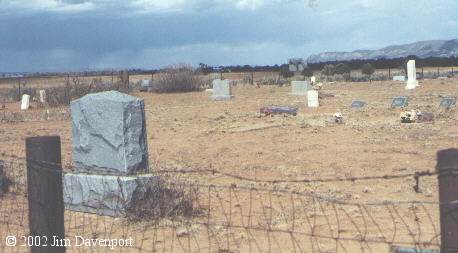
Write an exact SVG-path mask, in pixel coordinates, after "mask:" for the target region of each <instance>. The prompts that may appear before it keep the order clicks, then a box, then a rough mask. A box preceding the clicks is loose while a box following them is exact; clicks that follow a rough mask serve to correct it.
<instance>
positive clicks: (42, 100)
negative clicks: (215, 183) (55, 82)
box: [38, 90, 46, 104]
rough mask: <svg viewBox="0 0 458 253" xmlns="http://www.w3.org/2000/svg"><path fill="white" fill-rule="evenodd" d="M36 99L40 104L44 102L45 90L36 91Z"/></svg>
mask: <svg viewBox="0 0 458 253" xmlns="http://www.w3.org/2000/svg"><path fill="white" fill-rule="evenodd" d="M38 101H40V103H42V104H44V103H46V91H45V90H40V91H39V92H38Z"/></svg>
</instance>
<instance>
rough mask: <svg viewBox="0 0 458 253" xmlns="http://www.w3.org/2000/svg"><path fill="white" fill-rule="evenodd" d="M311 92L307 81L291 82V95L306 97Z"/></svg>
mask: <svg viewBox="0 0 458 253" xmlns="http://www.w3.org/2000/svg"><path fill="white" fill-rule="evenodd" d="M309 90H311V87H310V84H309V82H307V81H291V94H292V95H296V96H305V95H307V91H309Z"/></svg>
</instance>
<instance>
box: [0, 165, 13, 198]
mask: <svg viewBox="0 0 458 253" xmlns="http://www.w3.org/2000/svg"><path fill="white" fill-rule="evenodd" d="M4 165H5V163H4V162H3V161H0V197H1V196H2V195H3V194H5V193H7V192H8V189H9V187H10V185H11V184H12V182H13V181H12V180H11V179H10V178H8V176H7V175H6V172H5V166H4Z"/></svg>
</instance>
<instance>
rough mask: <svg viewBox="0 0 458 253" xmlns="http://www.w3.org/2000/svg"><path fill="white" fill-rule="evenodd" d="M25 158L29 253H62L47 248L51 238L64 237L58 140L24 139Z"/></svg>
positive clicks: (60, 248)
mask: <svg viewBox="0 0 458 253" xmlns="http://www.w3.org/2000/svg"><path fill="white" fill-rule="evenodd" d="M26 159H27V193H28V202H29V228H30V236H31V237H33V239H32V241H33V246H32V247H31V252H32V253H41V252H43V253H45V252H52V253H61V252H65V247H62V246H60V247H59V246H57V247H56V246H51V245H52V244H53V242H54V239H55V238H56V239H59V240H60V241H64V238H65V229H64V203H63V192H62V191H63V189H62V166H61V150H60V137H59V136H42V137H30V138H27V139H26ZM37 238H38V239H37ZM44 244H46V245H47V246H41V247H39V245H44ZM29 246H30V245H29Z"/></svg>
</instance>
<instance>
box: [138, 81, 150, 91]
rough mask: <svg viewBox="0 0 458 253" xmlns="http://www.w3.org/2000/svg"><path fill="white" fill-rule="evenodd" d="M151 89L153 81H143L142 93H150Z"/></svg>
mask: <svg viewBox="0 0 458 253" xmlns="http://www.w3.org/2000/svg"><path fill="white" fill-rule="evenodd" d="M150 89H151V80H149V79H143V80H142V81H141V82H140V91H149V90H150Z"/></svg>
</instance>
